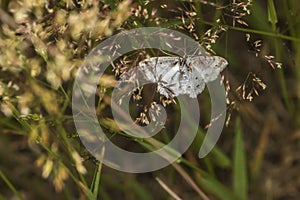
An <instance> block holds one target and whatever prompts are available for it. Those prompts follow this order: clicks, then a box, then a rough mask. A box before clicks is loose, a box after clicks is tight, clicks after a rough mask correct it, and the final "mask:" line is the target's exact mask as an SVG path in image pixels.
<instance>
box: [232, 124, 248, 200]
mask: <svg viewBox="0 0 300 200" xmlns="http://www.w3.org/2000/svg"><path fill="white" fill-rule="evenodd" d="M235 132H236V133H235V141H234V156H233V188H234V193H235V194H236V195H237V196H238V197H239V199H242V200H245V199H247V190H248V186H247V167H246V153H245V146H244V142H243V138H242V127H241V122H240V119H237V121H236V130H235Z"/></svg>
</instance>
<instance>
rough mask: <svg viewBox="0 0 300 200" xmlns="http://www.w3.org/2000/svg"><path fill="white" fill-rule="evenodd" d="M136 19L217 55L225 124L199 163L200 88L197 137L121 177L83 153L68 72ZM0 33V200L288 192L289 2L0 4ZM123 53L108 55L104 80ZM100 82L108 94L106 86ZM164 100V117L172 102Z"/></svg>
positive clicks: (293, 113) (291, 121) (295, 135)
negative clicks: (169, 161) (113, 58)
mask: <svg viewBox="0 0 300 200" xmlns="http://www.w3.org/2000/svg"><path fill="white" fill-rule="evenodd" d="M147 26H155V27H165V28H169V29H174V30H177V31H181V32H183V33H185V34H187V35H188V36H190V37H192V38H194V39H195V40H197V41H199V44H201V45H202V46H203V47H204V48H205V49H206V50H207V51H209V52H210V53H212V54H214V53H216V54H217V55H220V56H222V57H224V58H226V59H227V60H228V62H229V66H228V67H227V69H226V70H225V71H224V72H223V78H224V84H225V87H226V91H227V101H228V102H227V103H228V110H227V123H226V127H225V128H224V130H223V133H222V135H221V139H220V141H219V142H218V145H217V146H216V147H215V148H214V150H213V151H212V152H211V153H210V154H209V155H208V156H207V157H205V158H204V159H200V160H199V159H198V155H197V154H198V151H199V147H200V145H201V141H202V139H203V133H204V132H205V126H206V125H207V123H208V122H209V119H210V99H209V94H208V92H207V91H205V92H204V93H203V94H201V95H199V96H198V100H199V102H200V104H201V105H203V106H201V117H202V119H201V122H200V127H199V130H198V134H197V138H196V139H195V141H194V143H193V145H192V146H191V147H190V149H189V150H188V151H187V152H186V153H185V154H184V155H183V157H182V158H181V159H180V161H178V163H175V164H173V165H171V166H169V167H166V168H164V169H161V170H158V171H155V172H152V173H146V174H127V173H121V172H118V171H115V170H112V169H110V168H108V167H105V166H102V165H101V163H98V162H97V161H96V160H95V159H94V158H93V157H91V155H90V154H89V153H88V152H87V151H86V150H85V149H84V147H83V146H82V145H81V143H80V140H79V138H78V135H77V133H76V130H75V128H74V124H73V120H72V113H71V103H70V98H71V93H72V86H73V85H72V84H73V79H74V75H75V73H76V71H77V69H78V68H79V67H80V66H81V64H82V62H83V60H84V58H85V56H86V55H87V54H88V53H89V52H90V51H91V50H92V49H93V48H94V47H95V46H96V45H97V44H99V43H100V42H101V41H103V40H104V39H106V38H108V37H109V36H111V35H113V34H115V33H118V32H120V31H122V30H129V29H133V28H137V27H147ZM0 30H1V32H0V127H1V128H0V163H1V164H0V200H1V199H106V200H109V199H129V200H132V199H176V198H177V199H179V198H178V196H179V197H180V198H182V199H298V197H299V196H300V174H299V171H300V162H299V155H300V154H299V147H300V140H299V139H300V117H299V113H300V87H299V86H300V2H299V1H298V0H287V1H275V0H265V1H258V0H253V1H252V2H251V1H250V0H249V1H247V0H244V1H242V0H231V1H218V0H216V1H204V0H195V1H192V2H190V1H182V0H178V1H174V0H164V1H158V0H155V1H150V0H149V1H145V0H132V1H130V0H124V1H120V0H119V1H117V0H104V1H96V0H58V1H54V0H46V1H39V0H32V1H30V0H10V1H8V0H0ZM145 54H148V53H144V54H143V56H146V55H145ZM149 55H150V56H154V55H151V54H149ZM134 59H135V58H134V56H131V57H130V56H129V57H122V58H120V61H118V62H116V65H115V66H114V68H113V70H114V71H113V72H111V73H108V76H109V78H111V77H114V75H113V74H114V73H115V74H117V75H118V74H121V73H123V72H124V70H126V69H127V68H130V67H132V65H133V63H134ZM100 87H101V93H102V95H104V94H105V95H109V93H110V89H111V87H112V85H111V83H103V85H101V86H100ZM98 107H99V108H98ZM98 107H97V109H99V113H101V114H100V117H101V116H102V117H105V119H106V121H105V120H104V122H106V123H104V122H103V124H102V125H103V126H104V127H105V128H106V129H107V131H108V133H114V135H118V134H119V130H118V129H116V127H114V124H113V123H111V119H110V118H109V117H107V116H106V114H105V112H106V110H107V109H108V108H109V105H106V104H105V102H100V105H98ZM169 107H170V108H174V109H170V112H173V114H174V116H176V105H173V104H172V105H169ZM97 111H98V110H97ZM146 116H147V115H143V117H144V119H145V117H146ZM175 120H176V117H175ZM173 123H175V122H173ZM174 126H176V124H171V125H169V127H171V129H170V130H171V131H166V132H164V133H163V139H162V141H163V142H166V143H167V142H168V140H169V139H170V137H172V135H173V132H172V127H174ZM120 134H121V133H120ZM117 140H121V141H122V142H123V144H124V143H127V142H128V143H130V144H132V143H134V139H133V138H132V139H131V138H126V139H125V141H124V138H122V137H120V138H117ZM130 144H129V146H130ZM125 146H126V144H125Z"/></svg>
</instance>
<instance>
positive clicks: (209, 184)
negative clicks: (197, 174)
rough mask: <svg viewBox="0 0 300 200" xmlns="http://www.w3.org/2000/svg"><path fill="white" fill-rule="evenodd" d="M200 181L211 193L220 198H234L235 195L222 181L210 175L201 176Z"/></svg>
mask: <svg viewBox="0 0 300 200" xmlns="http://www.w3.org/2000/svg"><path fill="white" fill-rule="evenodd" d="M200 181H201V183H202V185H203V187H205V188H206V189H207V190H208V191H210V192H211V194H213V195H215V196H216V197H218V198H219V199H222V200H234V199H237V198H236V196H235V195H234V194H233V193H232V192H231V191H230V190H229V189H228V188H227V187H226V186H224V185H223V184H222V183H220V182H218V181H217V180H216V179H214V178H211V177H205V178H201V180H200Z"/></svg>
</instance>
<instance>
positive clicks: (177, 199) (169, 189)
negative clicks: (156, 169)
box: [155, 177, 182, 200]
mask: <svg viewBox="0 0 300 200" xmlns="http://www.w3.org/2000/svg"><path fill="white" fill-rule="evenodd" d="M155 180H156V181H157V182H158V183H159V185H160V186H161V187H162V188H163V189H164V190H165V191H166V192H167V193H168V194H169V195H170V196H171V197H172V198H173V199H175V200H182V199H181V198H180V197H179V196H178V195H177V194H176V193H175V192H174V191H172V190H171V188H169V187H168V186H167V184H166V183H165V182H163V181H162V180H161V179H160V178H158V177H155Z"/></svg>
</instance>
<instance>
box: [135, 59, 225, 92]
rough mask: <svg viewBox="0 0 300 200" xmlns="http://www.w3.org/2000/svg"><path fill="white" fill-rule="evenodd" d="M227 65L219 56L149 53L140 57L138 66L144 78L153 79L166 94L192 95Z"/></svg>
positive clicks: (201, 89)
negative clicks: (163, 55)
mask: <svg viewBox="0 0 300 200" xmlns="http://www.w3.org/2000/svg"><path fill="white" fill-rule="evenodd" d="M227 65H228V62H227V61H226V60H225V59H224V58H222V57H219V56H209V55H198V56H187V57H183V58H182V57H152V58H149V59H145V60H143V61H141V62H140V63H139V70H140V71H141V72H142V73H143V74H144V75H145V77H146V79H147V80H149V81H151V82H156V83H157V84H158V85H157V91H158V92H159V93H160V94H162V95H164V96H165V97H167V98H173V97H176V96H178V95H180V94H187V95H189V97H191V98H196V97H197V95H198V94H200V93H201V92H202V91H203V90H204V88H205V84H206V83H208V82H211V81H214V80H215V79H216V78H217V77H218V75H219V74H220V72H221V71H222V70H223V69H224V68H225V67H226V66H227Z"/></svg>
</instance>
